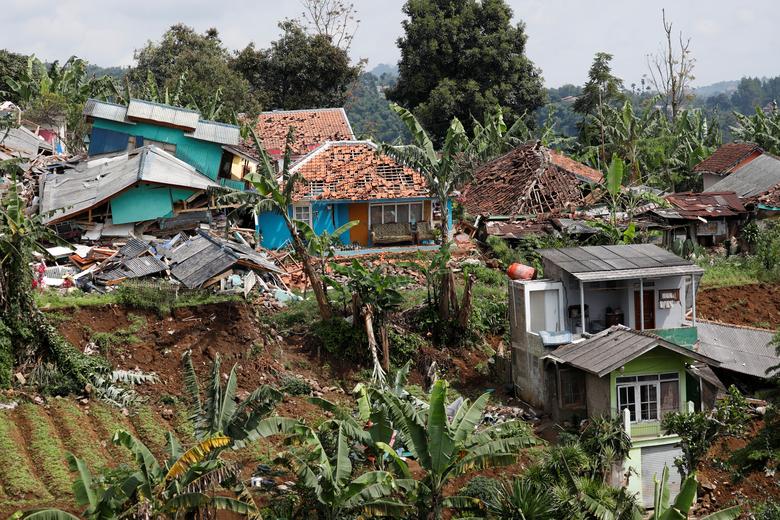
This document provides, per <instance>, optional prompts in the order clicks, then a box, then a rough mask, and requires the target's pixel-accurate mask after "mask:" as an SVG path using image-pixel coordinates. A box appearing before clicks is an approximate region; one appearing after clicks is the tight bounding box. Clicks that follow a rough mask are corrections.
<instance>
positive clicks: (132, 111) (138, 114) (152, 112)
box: [127, 99, 200, 130]
mask: <svg viewBox="0 0 780 520" xmlns="http://www.w3.org/2000/svg"><path fill="white" fill-rule="evenodd" d="M127 118H128V119H144V120H147V121H156V122H158V123H167V124H169V125H173V126H178V127H182V128H189V129H192V130H194V129H195V128H196V127H197V125H198V120H199V119H200V114H199V113H198V112H197V111H195V110H189V109H187V108H180V107H174V106H171V105H163V104H162V103H152V102H151V101H143V100H140V99H131V100H130V104H129V105H128V106H127Z"/></svg>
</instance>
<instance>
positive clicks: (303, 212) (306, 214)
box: [293, 204, 311, 226]
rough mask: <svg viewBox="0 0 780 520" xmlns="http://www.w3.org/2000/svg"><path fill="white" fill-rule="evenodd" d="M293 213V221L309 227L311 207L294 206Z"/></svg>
mask: <svg viewBox="0 0 780 520" xmlns="http://www.w3.org/2000/svg"><path fill="white" fill-rule="evenodd" d="M293 211H294V214H293V217H294V218H295V220H302V221H303V222H306V223H307V224H309V225H310V226H311V206H309V205H308V204H305V205H304V204H300V205H295V206H293Z"/></svg>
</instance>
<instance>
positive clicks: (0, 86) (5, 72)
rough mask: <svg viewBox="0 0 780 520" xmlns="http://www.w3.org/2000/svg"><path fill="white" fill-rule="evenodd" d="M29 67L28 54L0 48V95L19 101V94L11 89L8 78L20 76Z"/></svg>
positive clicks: (9, 99) (8, 99) (6, 98)
mask: <svg viewBox="0 0 780 520" xmlns="http://www.w3.org/2000/svg"><path fill="white" fill-rule="evenodd" d="M26 68H27V56H25V55H23V54H17V53H15V52H11V51H8V50H5V49H0V97H1V98H2V99H3V100H4V101H5V100H7V101H13V102H14V103H17V104H18V103H19V101H20V99H19V95H18V94H16V92H14V91H13V89H11V87H10V86H9V84H8V80H7V79H6V78H18V77H19V76H21V75H22V74H23V73H24V71H25V69H26Z"/></svg>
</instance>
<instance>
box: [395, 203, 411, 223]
mask: <svg viewBox="0 0 780 520" xmlns="http://www.w3.org/2000/svg"><path fill="white" fill-rule="evenodd" d="M397 211H398V215H397V217H398V222H409V204H398V206H397Z"/></svg>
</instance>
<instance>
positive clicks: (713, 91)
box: [693, 80, 739, 98]
mask: <svg viewBox="0 0 780 520" xmlns="http://www.w3.org/2000/svg"><path fill="white" fill-rule="evenodd" d="M737 87H739V80H733V81H718V82H717V83H713V84H712V85H704V86H703V87H696V88H694V89H693V93H694V95H695V96H696V97H700V98H708V97H712V96H717V95H718V94H731V93H732V92H734V91H736V90H737Z"/></svg>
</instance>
